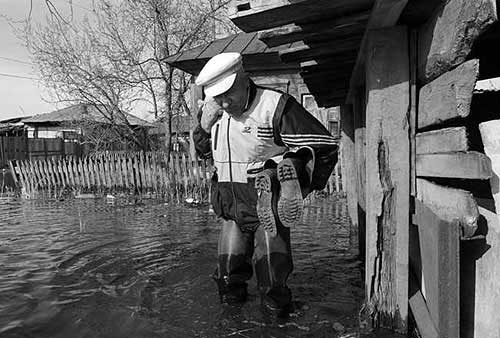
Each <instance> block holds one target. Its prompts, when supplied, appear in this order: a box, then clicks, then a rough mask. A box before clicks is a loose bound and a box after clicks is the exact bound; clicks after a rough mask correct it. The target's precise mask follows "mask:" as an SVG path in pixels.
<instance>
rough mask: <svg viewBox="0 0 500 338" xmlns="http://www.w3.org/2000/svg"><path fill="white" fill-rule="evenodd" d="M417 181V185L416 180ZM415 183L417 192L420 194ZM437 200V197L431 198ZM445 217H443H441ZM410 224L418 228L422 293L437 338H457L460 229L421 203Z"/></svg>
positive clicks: (416, 206)
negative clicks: (437, 335) (437, 334)
mask: <svg viewBox="0 0 500 338" xmlns="http://www.w3.org/2000/svg"><path fill="white" fill-rule="evenodd" d="M417 182H419V181H418V180H417ZM420 183H421V182H420ZM418 185H419V183H417V193H418V194H420V193H421V192H422V191H421V190H420V189H421V187H419V186H418ZM435 197H436V198H439V195H436V196H435ZM445 218H446V217H445ZM413 223H414V224H416V225H418V241H419V247H420V254H421V271H417V273H419V277H420V276H421V278H422V281H421V284H422V293H423V296H424V298H425V301H426V304H427V307H428V310H429V315H430V317H431V318H432V321H433V323H434V325H435V326H436V329H437V331H438V333H439V337H446V338H452V337H453V338H455V337H460V330H459V328H460V322H459V321H460V312H459V303H460V288H459V280H460V264H459V248H460V226H459V224H458V220H456V219H455V220H453V219H451V217H450V218H448V219H443V217H441V216H440V215H437V214H436V213H435V212H433V210H432V209H430V208H428V207H427V204H426V203H425V202H422V201H421V199H420V197H418V199H417V200H416V202H415V215H414V217H413Z"/></svg>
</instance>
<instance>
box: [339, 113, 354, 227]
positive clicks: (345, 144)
mask: <svg viewBox="0 0 500 338" xmlns="http://www.w3.org/2000/svg"><path fill="white" fill-rule="evenodd" d="M340 128H341V136H340V142H341V143H340V146H341V147H342V152H341V154H342V158H341V163H342V167H341V170H342V188H343V190H344V191H345V192H346V194H347V208H348V210H349V216H350V217H351V222H352V225H353V226H354V227H355V228H357V227H358V202H357V193H356V175H355V174H353V173H356V165H355V160H356V157H355V152H354V112H353V110H352V106H351V105H343V106H340Z"/></svg>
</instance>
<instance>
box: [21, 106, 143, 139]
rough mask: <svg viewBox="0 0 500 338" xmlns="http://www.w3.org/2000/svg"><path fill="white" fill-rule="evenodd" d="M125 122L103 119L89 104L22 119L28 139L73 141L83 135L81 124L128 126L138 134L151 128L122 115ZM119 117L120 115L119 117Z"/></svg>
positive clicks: (118, 119) (127, 115)
mask: <svg viewBox="0 0 500 338" xmlns="http://www.w3.org/2000/svg"><path fill="white" fill-rule="evenodd" d="M123 115H124V116H125V117H126V119H127V121H124V120H122V119H121V118H119V117H118V115H117V117H116V118H115V119H111V118H108V117H105V116H104V115H103V113H102V112H101V111H99V110H98V109H97V107H96V106H94V105H90V104H83V103H82V104H77V105H73V106H70V107H67V108H63V109H59V110H55V111H53V112H50V113H45V114H38V115H35V116H32V117H30V118H26V119H23V120H22V122H23V123H24V125H25V130H26V133H27V136H28V138H62V139H65V140H75V139H77V138H78V137H79V135H83V130H82V127H81V125H82V122H89V123H92V124H102V125H107V124H111V123H112V121H113V123H114V124H117V125H125V124H127V123H128V124H129V125H130V127H132V128H133V129H134V131H136V132H137V133H138V134H140V133H143V131H145V130H148V129H149V128H151V127H152V124H150V123H149V122H147V121H145V120H143V119H140V118H138V117H137V116H134V115H131V114H128V113H124V114H123ZM120 116H121V115H120Z"/></svg>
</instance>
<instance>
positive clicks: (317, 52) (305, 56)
mask: <svg viewBox="0 0 500 338" xmlns="http://www.w3.org/2000/svg"><path fill="white" fill-rule="evenodd" d="M360 39H361V37H360V36H352V37H350V38H348V39H345V40H342V41H337V42H336V43H331V42H327V43H311V44H306V43H303V42H301V43H299V44H297V45H296V46H294V47H291V48H287V49H283V50H280V51H279V52H278V54H279V56H280V58H281V60H283V62H287V63H288V62H302V61H305V60H311V59H314V58H317V57H324V56H332V55H339V54H344V53H346V52H351V51H355V50H357V49H358V47H359V42H360Z"/></svg>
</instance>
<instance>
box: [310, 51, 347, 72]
mask: <svg viewBox="0 0 500 338" xmlns="http://www.w3.org/2000/svg"><path fill="white" fill-rule="evenodd" d="M355 60H356V53H345V54H337V55H336V56H333V57H330V56H325V57H316V58H314V59H312V60H307V61H303V62H301V63H300V68H302V71H304V72H318V71H323V70H325V69H327V70H330V69H331V70H334V69H337V70H338V69H339V67H344V66H346V65H347V66H350V67H351V68H352V66H354V62H355Z"/></svg>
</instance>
